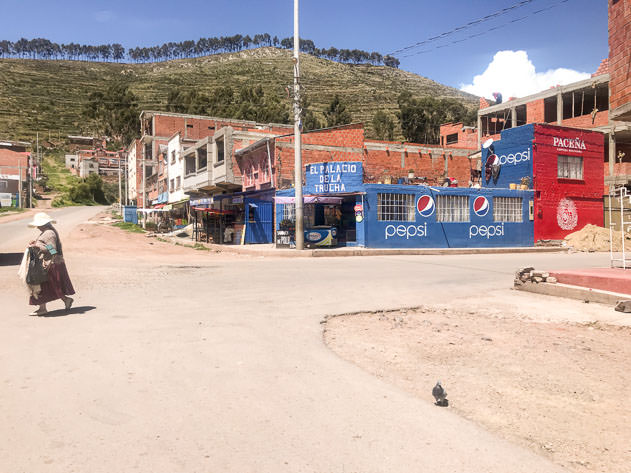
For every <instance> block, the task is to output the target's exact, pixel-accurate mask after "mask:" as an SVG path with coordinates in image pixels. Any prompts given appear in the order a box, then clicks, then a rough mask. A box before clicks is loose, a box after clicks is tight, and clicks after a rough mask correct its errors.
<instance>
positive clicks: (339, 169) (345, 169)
mask: <svg viewBox="0 0 631 473" xmlns="http://www.w3.org/2000/svg"><path fill="white" fill-rule="evenodd" d="M363 181H364V170H363V167H362V163H361V162H360V161H339V162H328V163H313V164H308V165H307V166H306V186H305V193H307V194H335V193H344V192H356V191H359V190H361V187H362V185H363Z"/></svg>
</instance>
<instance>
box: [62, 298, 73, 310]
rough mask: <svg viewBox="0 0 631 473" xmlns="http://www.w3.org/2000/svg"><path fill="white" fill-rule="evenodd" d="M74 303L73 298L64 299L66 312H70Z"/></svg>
mask: <svg viewBox="0 0 631 473" xmlns="http://www.w3.org/2000/svg"><path fill="white" fill-rule="evenodd" d="M73 302H74V299H73V298H72V297H66V298H65V299H64V304H66V310H70V308H71V307H72V303H73Z"/></svg>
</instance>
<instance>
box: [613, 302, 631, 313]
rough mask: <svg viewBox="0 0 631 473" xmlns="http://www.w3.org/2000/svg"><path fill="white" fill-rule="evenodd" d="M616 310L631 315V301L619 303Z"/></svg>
mask: <svg viewBox="0 0 631 473" xmlns="http://www.w3.org/2000/svg"><path fill="white" fill-rule="evenodd" d="M615 310H617V311H618V312H624V313H631V301H618V302H617V303H616V307H615Z"/></svg>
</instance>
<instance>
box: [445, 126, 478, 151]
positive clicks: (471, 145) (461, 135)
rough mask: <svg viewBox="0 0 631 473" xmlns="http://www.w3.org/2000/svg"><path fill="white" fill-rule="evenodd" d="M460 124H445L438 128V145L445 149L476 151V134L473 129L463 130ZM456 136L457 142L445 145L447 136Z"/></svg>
mask: <svg viewBox="0 0 631 473" xmlns="http://www.w3.org/2000/svg"><path fill="white" fill-rule="evenodd" d="M463 128H464V125H463V124H462V122H460V123H445V124H444V125H441V126H440V143H441V144H442V146H443V147H445V148H458V149H478V132H477V130H475V129H473V128H466V129H463ZM454 133H457V134H458V142H457V143H453V144H447V136H448V135H453V134H454Z"/></svg>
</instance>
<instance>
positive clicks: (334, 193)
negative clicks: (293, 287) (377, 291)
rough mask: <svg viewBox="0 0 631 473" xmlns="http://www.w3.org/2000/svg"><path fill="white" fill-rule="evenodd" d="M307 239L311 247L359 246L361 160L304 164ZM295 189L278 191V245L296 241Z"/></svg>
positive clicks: (362, 197)
mask: <svg viewBox="0 0 631 473" xmlns="http://www.w3.org/2000/svg"><path fill="white" fill-rule="evenodd" d="M303 193H304V196H303V199H304V202H303V209H304V210H303V213H304V232H305V235H304V242H305V246H306V247H308V248H310V247H335V246H356V245H358V244H360V245H361V242H358V236H357V224H358V222H361V221H362V219H363V210H362V209H363V201H364V195H365V192H364V190H363V167H362V163H361V162H330V163H314V164H309V165H307V166H306V167H305V186H304V190H303ZM294 195H295V192H294V189H286V190H281V191H278V192H277V193H276V198H275V202H276V230H277V233H276V237H277V238H276V245H277V246H279V247H290V246H293V245H294V242H295V220H296V218H295V207H296V206H295V197H294Z"/></svg>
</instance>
